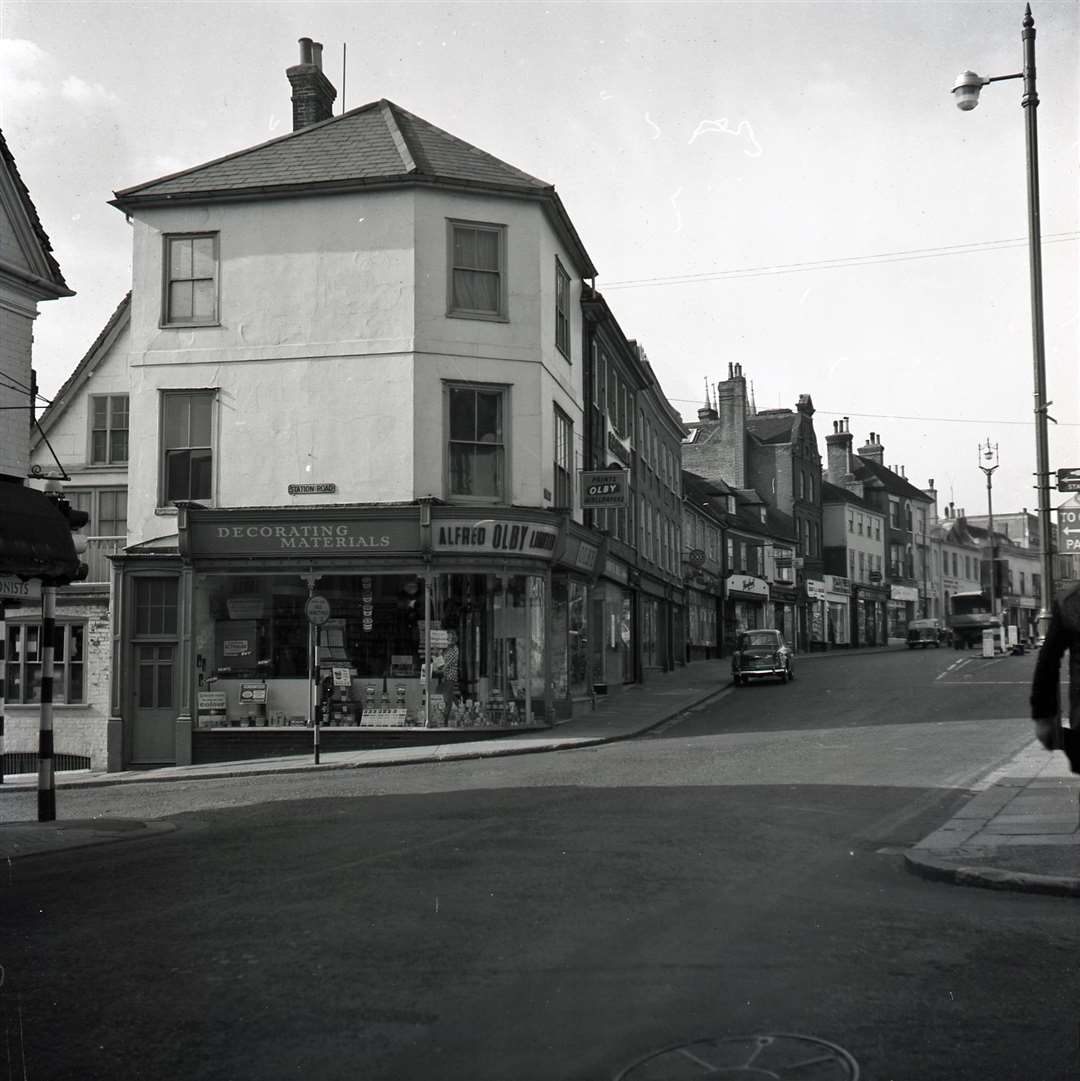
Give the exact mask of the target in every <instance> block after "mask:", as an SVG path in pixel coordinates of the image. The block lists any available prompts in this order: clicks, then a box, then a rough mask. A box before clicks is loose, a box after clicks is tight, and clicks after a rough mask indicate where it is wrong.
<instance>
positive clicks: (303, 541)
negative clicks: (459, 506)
mask: <svg viewBox="0 0 1080 1081" xmlns="http://www.w3.org/2000/svg"><path fill="white" fill-rule="evenodd" d="M419 549H420V517H419V515H418V514H417V513H416V512H415V510H412V512H411V513H410V514H409V515H407V516H402V517H396V516H395V517H389V516H387V517H378V518H376V517H368V516H361V515H357V514H343V513H341V512H337V513H335V512H334V511H333V510H330V511H328V512H326V513H325V515H324V516H320V515H318V514H316V513H304V514H296V513H294V512H293V511H291V510H285V509H283V510H281V511H279V512H277V513H275V512H274V511H259V512H252V511H248V512H244V513H228V512H222V511H213V510H210V511H197V510H185V512H184V513H183V514H182V516H181V530H180V550H181V552H182V553H183V554H184V555H185V556H187V558H189V559H222V558H225V559H227V558H229V557H230V556H240V557H245V558H246V557H252V556H263V557H266V558H296V557H299V558H302V559H311V558H313V557H318V558H327V557H329V558H334V557H342V558H352V559H355V558H356V557H357V556H368V555H393V554H395V553H398V552H417V551H419Z"/></svg>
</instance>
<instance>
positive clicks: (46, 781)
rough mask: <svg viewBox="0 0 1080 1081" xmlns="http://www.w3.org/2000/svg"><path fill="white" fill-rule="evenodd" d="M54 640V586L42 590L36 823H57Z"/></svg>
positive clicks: (44, 587)
mask: <svg viewBox="0 0 1080 1081" xmlns="http://www.w3.org/2000/svg"><path fill="white" fill-rule="evenodd" d="M55 637H56V587H55V586H50V585H42V587H41V642H40V648H41V723H40V727H39V728H38V821H39V822H55V821H56V787H55V775H54V771H53V643H54V639H55Z"/></svg>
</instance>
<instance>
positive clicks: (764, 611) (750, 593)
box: [724, 574, 772, 652]
mask: <svg viewBox="0 0 1080 1081" xmlns="http://www.w3.org/2000/svg"><path fill="white" fill-rule="evenodd" d="M724 602H725V608H726V612H725V624H726V626H725V646H726V647H727V650H728V652H731V651H732V650H733V649H734V639H735V636H736V635H737V634H739V633H740V632H741V631H752V630H756V629H758V628H760V627H768V626H770V616H771V614H772V613H771V612H770V611H769V583H768V582H767V581H766V580H765V579H764V578H758V577H756V576H754V575H752V574H729V575H728V576H727V578H726V579H725V580H724Z"/></svg>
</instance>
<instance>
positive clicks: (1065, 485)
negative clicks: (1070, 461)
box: [1057, 466, 1080, 492]
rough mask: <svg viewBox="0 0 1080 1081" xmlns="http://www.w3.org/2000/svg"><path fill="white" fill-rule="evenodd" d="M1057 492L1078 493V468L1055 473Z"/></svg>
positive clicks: (1079, 477)
mask: <svg viewBox="0 0 1080 1081" xmlns="http://www.w3.org/2000/svg"><path fill="white" fill-rule="evenodd" d="M1057 477H1058V482H1057V486H1058V491H1059V492H1080V466H1070V467H1069V468H1068V469H1059V470H1058V471H1057Z"/></svg>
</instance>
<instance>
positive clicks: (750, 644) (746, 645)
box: [739, 634, 780, 649]
mask: <svg viewBox="0 0 1080 1081" xmlns="http://www.w3.org/2000/svg"><path fill="white" fill-rule="evenodd" d="M779 648H780V639H779V638H777V636H776V635H775V634H744V635H741V636H740V637H739V649H779Z"/></svg>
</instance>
